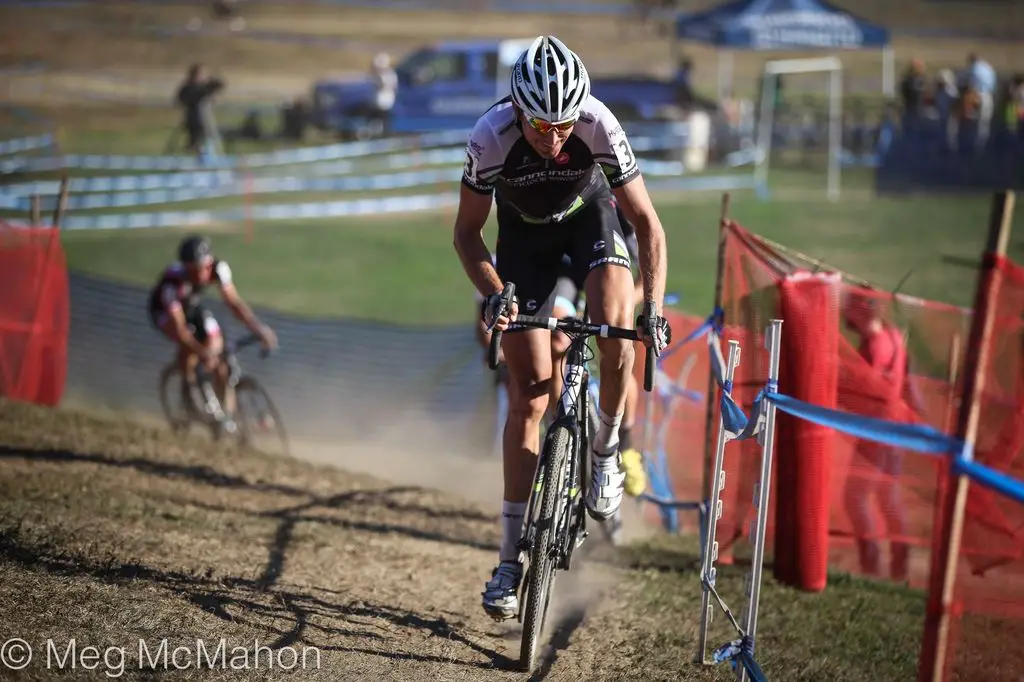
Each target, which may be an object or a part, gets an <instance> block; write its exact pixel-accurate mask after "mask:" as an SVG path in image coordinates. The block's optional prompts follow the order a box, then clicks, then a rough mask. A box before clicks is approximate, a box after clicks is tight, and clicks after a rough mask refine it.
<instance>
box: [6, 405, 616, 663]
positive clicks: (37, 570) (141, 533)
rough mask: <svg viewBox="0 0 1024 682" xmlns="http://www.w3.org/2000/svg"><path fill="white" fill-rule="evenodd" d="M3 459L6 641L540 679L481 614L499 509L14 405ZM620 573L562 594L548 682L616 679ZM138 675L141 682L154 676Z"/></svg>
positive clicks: (592, 566)
mask: <svg viewBox="0 0 1024 682" xmlns="http://www.w3.org/2000/svg"><path fill="white" fill-rule="evenodd" d="M0 442H2V443H4V445H3V446H0V460H2V462H3V464H2V466H0V472H2V473H0V499H2V500H3V501H2V502H0V604H2V608H3V611H4V613H5V618H4V621H3V622H2V623H0V639H7V638H8V637H11V636H18V637H23V638H25V639H26V640H28V641H30V642H42V641H44V640H46V639H47V638H52V639H53V640H55V641H62V640H63V639H67V638H68V637H76V638H77V640H78V642H79V645H80V646H84V645H86V644H91V645H95V646H98V647H101V648H102V647H104V646H123V645H129V644H130V645H131V646H134V643H135V642H137V641H138V640H139V639H140V638H141V639H143V640H146V641H149V642H151V643H153V644H152V647H154V648H155V647H156V643H157V642H158V641H159V640H160V639H161V638H165V637H170V638H171V639H172V642H173V641H179V640H180V641H182V642H187V641H193V640H195V639H196V638H201V639H203V640H204V641H205V640H209V641H210V642H214V641H215V640H216V639H218V638H221V637H223V638H226V641H227V644H228V647H229V648H230V647H232V646H243V647H244V646H250V645H252V643H253V642H254V640H258V641H259V642H260V644H264V645H268V646H270V647H272V648H279V647H289V646H290V647H295V648H296V649H297V650H298V651H299V652H301V651H303V648H304V647H316V649H318V650H319V651H320V654H321V663H320V668H319V670H314V669H312V668H311V667H310V668H309V669H307V670H306V671H304V674H303V678H304V679H305V678H307V677H308V679H332V680H338V679H346V680H347V679H353V680H354V679H386V680H410V679H432V680H502V679H524V677H525V676H524V675H523V674H522V673H520V672H516V671H514V670H510V669H509V668H510V665H512V664H513V660H514V659H516V658H517V657H518V648H519V637H518V627H517V626H514V625H503V624H496V623H494V622H492V621H490V620H489V619H488V618H486V617H485V616H484V615H483V613H482V612H481V611H480V608H479V592H480V588H481V585H482V581H483V579H484V578H485V577H486V575H487V572H488V571H489V570H490V568H491V566H492V563H493V560H494V554H495V551H496V547H497V542H498V534H497V523H496V517H495V514H494V513H493V511H492V509H491V508H492V507H493V504H491V505H487V506H484V505H481V504H478V503H476V502H471V501H468V500H466V499H464V498H460V497H457V496H455V495H452V494H450V493H443V492H439V491H436V490H433V489H429V488H425V487H420V486H417V485H412V484H409V483H408V482H399V483H397V484H395V483H385V482H384V481H382V480H381V479H378V478H375V477H371V476H369V475H364V474H347V473H344V472H342V471H339V470H337V469H334V468H332V467H328V466H322V465H316V464H309V463H306V462H303V461H298V460H281V459H270V458H265V457H261V456H258V455H251V454H248V453H236V452H225V451H218V450H217V449H215V448H214V447H212V446H211V445H210V444H207V443H205V442H202V441H201V440H199V439H198V438H197V439H196V440H195V442H189V443H188V444H187V446H182V445H180V444H178V443H176V442H174V441H173V440H171V439H169V437H168V436H166V435H165V434H163V433H161V432H159V431H157V430H152V429H149V428H145V427H141V426H132V425H126V424H118V423H115V422H105V421H101V420H97V419H95V418H92V417H87V416H82V415H78V414H74V413H51V412H49V411H46V410H39V409H31V408H26V407H24V406H17V405H11V404H3V405H0ZM316 458H317V459H319V460H324V459H327V455H326V454H325V453H324V452H322V451H321V452H319V453H317V455H316ZM374 461H376V462H377V463H378V465H380V463H381V462H382V459H381V457H380V454H379V453H376V454H375V455H374ZM452 466H453V465H452ZM486 468H490V469H492V470H493V468H494V467H493V463H487V464H486V465H481V466H480V467H478V468H477V469H475V470H474V469H473V467H468V468H466V469H465V470H464V471H463V472H462V474H463V475H464V476H466V478H464V479H463V480H462V482H461V483H460V484H459V485H461V486H463V487H465V488H466V489H473V488H474V480H475V478H476V477H478V476H481V475H482V474H481V472H482V470H483V469H486ZM453 470H454V468H449V469H448V472H449V473H447V474H445V475H446V476H449V475H453V474H450V472H451V471H453ZM408 471H409V469H407V473H408ZM404 478H406V479H409V478H411V476H408V475H407V476H405V477H404ZM448 480H449V481H451V480H452V479H451V478H449V479H448ZM478 489H479V488H478ZM596 544H597V543H595V546H596ZM598 549H599V548H598ZM599 553H600V552H598V554H599ZM618 574H619V569H615V568H613V567H611V566H610V565H607V564H603V563H599V562H598V561H596V560H594V561H591V562H590V563H589V564H584V565H582V566H581V568H580V570H579V571H574V572H573V573H569V574H563V575H562V576H561V578H560V582H559V603H558V604H557V605H556V606H555V612H554V621H555V623H554V627H553V628H552V630H553V638H552V647H551V648H550V649H549V651H547V653H546V654H545V658H544V662H543V664H542V666H541V669H540V671H539V672H538V675H537V677H535V679H550V680H559V679H579V678H580V677H582V676H584V675H585V676H587V677H588V678H589V679H607V678H604V677H603V675H604V674H606V673H604V672H602V670H604V669H605V668H606V667H607V666H606V665H605V661H604V660H603V659H606V658H607V657H608V654H607V649H606V643H608V642H609V639H608V638H609V637H614V632H615V623H616V622H618V621H621V620H623V618H624V616H622V615H621V610H620V608H619V607H620V606H621V604H620V603H619V602H618V601H617V600H615V599H613V597H614V595H615V593H616V584H617V577H618ZM41 603H44V604H58V603H64V604H67V605H68V606H67V607H66V608H55V607H50V608H47V609H45V610H40V609H38V608H36V605H37V604H41ZM616 614H619V615H616ZM307 651H312V650H311V649H309V650H307ZM310 655H312V654H310ZM131 656H132V654H131V652H129V659H131ZM138 664H139V660H138V657H137V656H136V657H135V659H134V660H130V661H129V663H128V664H127V666H128V669H129V672H130V673H131V674H128V673H126V675H125V677H124V679H138V678H140V677H142V676H143V674H142V673H139V671H138V669H137V668H138ZM309 665H310V666H312V661H309ZM31 670H35V669H34V668H30V671H31ZM36 672H37V673H43V672H45V669H39V670H36ZM236 675H237V674H236ZM211 676H212V679H228V678H231V677H232V672H231V671H230V670H226V671H225V670H213V671H209V670H208V671H204V673H203V675H202V679H204V680H205V679H211ZM199 677H200V676H199V675H198V674H197V676H196V679H198V678H199ZM186 679H191V677H190V676H189V675H186Z"/></svg>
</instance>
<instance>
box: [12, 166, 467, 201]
mask: <svg viewBox="0 0 1024 682" xmlns="http://www.w3.org/2000/svg"><path fill="white" fill-rule="evenodd" d="M461 177H462V169H461V168H445V169H441V170H433V171H429V170H427V171H418V172H408V173H389V174H386V175H367V176H358V175H349V176H341V177H327V178H295V177H291V178H290V177H283V178H254V179H253V180H251V181H250V182H242V181H237V182H233V183H230V184H222V185H218V186H216V187H205V188H203V187H186V188H181V189H171V190H167V189H154V190H145V191H141V192H116V193H110V194H81V195H73V196H70V197H68V203H67V209H68V210H75V211H83V210H89V209H99V208H129V207H131V206H146V205H153V204H173V203H179V202H185V201H199V200H203V199H220V198H225V197H232V196H241V195H248V194H252V195H265V194H278V193H284V192H371V191H381V190H391V189H409V188H410V187H422V186H424V185H436V184H440V183H454V182H458V180H459V178H461ZM3 203H4V201H3V195H0V205H2V204H3ZM16 204H17V205H15V206H14V207H13V210H25V211H27V210H29V209H30V208H31V199H29V198H28V197H21V198H19V199H18V200H17V202H16ZM42 205H43V206H44V210H47V211H49V210H52V209H53V208H54V207H56V205H57V198H56V197H53V196H47V197H46V198H45V199H44V200H43V201H42Z"/></svg>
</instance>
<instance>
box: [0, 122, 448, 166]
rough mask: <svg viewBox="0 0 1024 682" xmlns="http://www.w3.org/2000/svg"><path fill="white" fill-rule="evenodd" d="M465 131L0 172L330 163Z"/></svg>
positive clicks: (100, 158) (55, 161)
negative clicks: (208, 156)
mask: <svg viewBox="0 0 1024 682" xmlns="http://www.w3.org/2000/svg"><path fill="white" fill-rule="evenodd" d="M467 136H468V132H467V131H459V130H448V131H443V132H438V133H427V134H425V135H419V136H416V137H402V138H390V139H382V140H370V141H367V142H343V143H340V144H332V145H326V146H322V147H299V148H295V149H279V150H277V151H272V152H260V153H256V154H247V155H244V156H221V157H214V158H211V159H207V160H205V161H203V160H200V159H198V158H196V157H194V156H104V155H99V154H69V155H66V156H63V157H56V158H52V159H35V158H32V159H24V158H19V159H10V160H7V161H3V162H0V172H4V173H14V172H33V171H48V170H57V169H61V168H73V169H88V170H141V171H145V170H186V169H197V170H204V169H205V170H211V169H226V168H242V167H245V168H265V167H269V166H287V165H291V164H303V163H312V162H314V161H332V160H335V159H343V158H350V157H357V156H370V155H373V154H386V153H388V152H396V151H403V150H411V149H418V148H421V147H442V146H445V145H451V144H459V143H465V141H466V138H467Z"/></svg>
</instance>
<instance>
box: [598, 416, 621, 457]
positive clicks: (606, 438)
mask: <svg viewBox="0 0 1024 682" xmlns="http://www.w3.org/2000/svg"><path fill="white" fill-rule="evenodd" d="M597 416H598V422H599V423H598V425H597V433H595V434H594V446H593V450H594V453H595V454H597V455H598V456H599V457H608V455H611V454H613V453H614V452H615V449H616V447H617V446H618V445H619V426H620V425H621V424H622V412H619V413H618V414H617V415H615V416H614V417H609V416H608V415H606V414H605V413H604V412H603V411H602V410H601V409H600V408H598V410H597Z"/></svg>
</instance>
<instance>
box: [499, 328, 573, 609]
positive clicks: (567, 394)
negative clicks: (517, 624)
mask: <svg viewBox="0 0 1024 682" xmlns="http://www.w3.org/2000/svg"><path fill="white" fill-rule="evenodd" d="M513 329H515V327H513ZM586 342H587V340H586V336H575V337H573V338H572V339H571V341H570V343H569V349H568V350H567V351H566V354H565V362H564V366H563V369H562V394H561V396H560V397H559V401H558V410H557V412H556V413H555V418H554V419H553V420H552V422H551V425H550V427H549V428H548V435H547V436H546V437H545V444H546V442H547V439H548V438H550V435H551V434H552V433H553V431H554V427H556V426H558V425H565V426H567V427H568V429H569V433H570V434H571V439H572V440H571V443H572V445H571V452H570V457H569V462H568V464H569V466H568V469H567V471H566V477H565V480H564V481H562V482H555V483H556V484H560V485H563V486H564V488H565V491H564V493H563V495H564V498H565V499H567V500H570V501H572V502H573V503H571V504H569V505H566V506H565V507H564V508H563V509H562V510H561V512H560V513H559V517H558V524H557V526H556V532H555V537H556V538H558V539H559V540H560V545H559V546H558V547H557V548H556V551H557V557H556V565H557V567H558V568H559V569H561V570H568V569H569V567H570V566H571V564H572V554H573V551H575V550H576V549H577V548H578V547H579V546H580V545H581V544H582V543H583V540H584V539H585V538H586V537H587V535H588V533H587V530H586V516H587V515H586V512H585V511H584V509H583V498H582V497H581V496H580V492H581V491H582V489H583V488H582V483H583V482H584V481H585V480H586V475H587V470H586V464H587V463H586V457H585V454H586V453H587V451H588V448H589V446H590V436H591V434H589V433H588V432H587V401H588V400H589V398H590V394H589V391H588V390H587V389H586V385H587V383H588V380H589V378H590V377H589V372H588V369H587V361H586V358H585V356H584V350H583V349H584V347H585V345H586ZM546 452H547V448H546V447H543V445H542V447H541V450H540V455H539V458H538V461H537V470H536V472H535V473H534V481H533V487H532V489H531V492H530V499H529V501H528V502H527V506H526V513H525V515H524V516H523V532H522V535H521V538H520V540H519V543H518V544H517V545H516V548H517V549H518V550H519V555H520V562H521V563H525V561H524V559H525V557H527V556H529V554H530V552H531V551H532V550H533V543H534V540H535V538H536V525H535V523H534V521H533V515H534V510H535V509H536V508H537V505H538V504H540V496H541V494H542V493H543V491H544V486H545V484H546V483H548V484H550V483H551V482H549V481H546V473H547V464H548V463H547V458H546V456H545V453H546ZM522 617H523V613H522V611H520V613H519V616H518V618H519V620H520V621H521V620H522Z"/></svg>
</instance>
